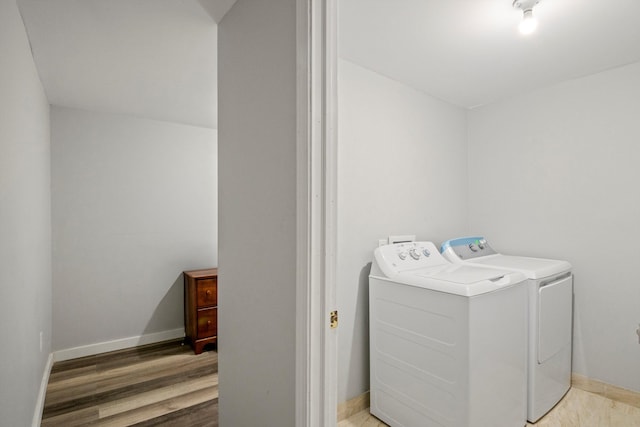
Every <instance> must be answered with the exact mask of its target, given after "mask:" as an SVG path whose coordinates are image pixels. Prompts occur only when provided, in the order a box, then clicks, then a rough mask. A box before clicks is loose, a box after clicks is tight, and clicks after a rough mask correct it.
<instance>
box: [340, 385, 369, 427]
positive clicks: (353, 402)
mask: <svg viewBox="0 0 640 427" xmlns="http://www.w3.org/2000/svg"><path fill="white" fill-rule="evenodd" d="M369 406H370V396H369V392H368V391H365V392H364V393H362V394H361V395H360V396H356V397H354V398H353V399H349V400H347V401H346V402H342V403H339V404H338V422H340V421H342V420H346V419H347V418H349V417H350V416H352V415H355V414H357V413H358V412H360V411H364V410H365V409H369Z"/></svg>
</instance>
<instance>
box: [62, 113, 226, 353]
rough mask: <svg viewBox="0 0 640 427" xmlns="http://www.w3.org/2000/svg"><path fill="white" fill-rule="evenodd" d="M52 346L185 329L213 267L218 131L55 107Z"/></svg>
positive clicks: (81, 344) (82, 343)
mask: <svg viewBox="0 0 640 427" xmlns="http://www.w3.org/2000/svg"><path fill="white" fill-rule="evenodd" d="M51 128H52V132H51V144H52V197H53V205H52V224H53V239H54V247H53V265H54V269H53V330H54V337H53V338H54V339H53V348H54V350H63V349H70V348H73V347H78V346H86V345H91V344H96V343H102V342H106V341H110V340H115V339H121V338H127V337H135V336H140V335H144V334H150V333H156V332H162V331H167V330H172V329H177V328H183V327H184V323H183V284H182V277H181V272H182V271H183V270H189V269H194V268H205V267H214V266H217V261H218V260H217V248H216V238H217V216H216V215H217V206H216V203H217V194H216V192H217V174H216V167H217V160H216V155H217V154H216V131H215V130H212V129H207V128H200V127H192V126H187V125H181V124H175V123H168V122H160V121H154V120H149V119H140V118H135V117H132V116H126V115H117V114H105V113H95V112H89V111H83V110H77V109H70V108H63V107H52V111H51Z"/></svg>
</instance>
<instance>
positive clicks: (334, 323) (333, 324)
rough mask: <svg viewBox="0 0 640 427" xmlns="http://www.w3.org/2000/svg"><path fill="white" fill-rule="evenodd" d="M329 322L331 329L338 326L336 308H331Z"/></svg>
mask: <svg viewBox="0 0 640 427" xmlns="http://www.w3.org/2000/svg"><path fill="white" fill-rule="evenodd" d="M329 324H330V325H331V329H335V328H337V327H338V310H333V311H332V312H331V316H330V320H329Z"/></svg>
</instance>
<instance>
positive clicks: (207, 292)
mask: <svg viewBox="0 0 640 427" xmlns="http://www.w3.org/2000/svg"><path fill="white" fill-rule="evenodd" d="M217 288H218V279H217V278H215V277H214V278H211V279H198V280H196V293H197V294H198V297H197V304H198V307H207V306H212V305H218V292H217V290H218V289H217Z"/></svg>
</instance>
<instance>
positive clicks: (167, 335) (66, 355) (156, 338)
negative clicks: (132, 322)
mask: <svg viewBox="0 0 640 427" xmlns="http://www.w3.org/2000/svg"><path fill="white" fill-rule="evenodd" d="M182 337H184V329H183V328H179V329H172V330H169V331H162V332H154V333H152V334H145V335H138V336H135V337H129V338H121V339H118V340H113V341H106V342H100V343H96V344H89V345H83V346H80V347H73V348H68V349H65V350H58V351H55V352H53V361H54V362H60V361H63V360H70V359H77V358H78V357H85V356H93V355H95V354H100V353H107V352H109V351H115V350H123V349H125V348H131V347H136V346H139V345H145V344H153V343H156V342H161V341H168V340H172V339H178V338H182ZM45 386H46V385H45Z"/></svg>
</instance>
